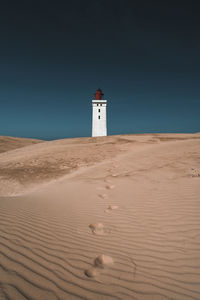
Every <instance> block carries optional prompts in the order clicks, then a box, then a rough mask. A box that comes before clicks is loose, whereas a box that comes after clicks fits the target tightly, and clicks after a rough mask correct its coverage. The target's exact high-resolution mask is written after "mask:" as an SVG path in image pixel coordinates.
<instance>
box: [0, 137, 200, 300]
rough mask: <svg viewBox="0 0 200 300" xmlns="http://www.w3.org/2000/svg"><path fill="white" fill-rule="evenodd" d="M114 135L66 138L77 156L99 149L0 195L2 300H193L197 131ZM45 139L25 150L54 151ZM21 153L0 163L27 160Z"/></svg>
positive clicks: (198, 247) (198, 245)
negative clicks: (71, 168)
mask: <svg viewBox="0 0 200 300" xmlns="http://www.w3.org/2000/svg"><path fill="white" fill-rule="evenodd" d="M163 136H164V137H165V138H164V140H163V139H162V137H163ZM171 137H173V139H171ZM194 137H195V138H194ZM121 138H123V141H122V140H120V138H119V137H118V136H117V137H116V136H115V137H108V139H106V138H104V139H97V140H96V141H95V142H94V143H92V142H90V141H91V140H89V142H88V140H86V139H85V140H84V141H83V143H84V142H85V143H86V145H87V144H88V143H91V144H93V147H91V149H90V150H88V149H87V147H86V148H85V149H87V151H86V150H84V147H81V145H80V144H81V139H80V140H79V141H73V145H72V146H70V147H72V148H73V153H74V151H75V150H76V146H75V145H74V144H75V143H76V145H77V148H79V147H81V148H82V150H81V151H82V152H83V151H85V152H87V153H85V154H82V157H81V158H82V159H83V160H84V159H85V157H86V154H88V155H90V154H91V153H92V152H93V151H94V149H95V147H97V148H98V146H95V145H96V144H98V143H99V144H101V146H99V148H98V149H101V153H100V154H94V156H92V158H91V157H90V160H89V161H87V163H85V162H84V167H83V168H79V167H77V168H76V172H72V173H70V176H69V173H66V174H64V177H62V178H58V177H56V176H55V177H53V176H50V179H51V180H52V177H53V178H54V179H55V180H54V181H52V182H50V183H49V184H47V185H40V184H38V188H37V190H35V191H34V192H31V193H29V194H24V195H23V189H20V192H21V193H22V195H21V196H15V197H10V196H6V197H0V208H1V209H0V278H1V279H0V283H1V285H0V296H1V297H2V299H16V300H18V299H20V300H21V299H34V300H44V299H49V300H51V299H72V300H73V299H90V300H93V299H97V300H98V299H101V300H102V299H106V300H107V299H121V300H124V299H125V300H126V299H137V300H146V299H148V300H149V299H150V300H151V299H152V300H163V299H168V300H169V299H170V300H172V299H173V300H188V299H189V300H190V299H191V300H192V299H194V300H198V299H200V258H199V251H200V235H199V228H200V202H199V201H200V177H199V176H198V172H200V152H199V146H200V137H199V136H198V135H167V134H166V135H161V134H159V135H145V136H134V135H133V136H128V135H127V136H122V137H121ZM127 140H128V141H127ZM48 143H49V142H48ZM50 143H52V146H51V145H50V148H51V147H52V148H51V149H50V148H49V149H48V147H47V150H46V149H45V147H46V146H44V144H43V145H42V144H41V145H39V144H38V145H33V146H28V147H26V149H28V148H29V149H31V148H32V147H33V148H34V149H35V150H34V152H35V154H34V155H35V156H36V155H38V156H39V157H40V160H42V157H45V159H46V155H47V154H46V151H48V155H52V153H55V152H54V151H55V149H56V153H58V148H59V141H55V142H50ZM60 143H61V148H62V150H61V149H60V153H61V152H62V155H63V151H64V152H65V151H66V148H67V147H66V144H65V141H64V140H63V141H60ZM67 143H69V144H70V142H69V141H68V142H67ZM109 143H110V144H109ZM63 144H64V145H63ZM114 144H115V145H114ZM113 145H114V146H113ZM43 147H44V148H43ZM63 147H64V148H63ZM33 148H32V149H33ZM36 148H37V150H36ZM53 148H54V150H53ZM14 151H15V150H14ZM20 151H22V149H21V150H20V149H18V150H17V154H16V151H15V153H14V154H10V153H11V152H12V151H11V152H9V153H8V156H7V162H6V164H9V163H10V162H11V161H12V163H14V164H15V163H16V161H17V159H18V158H19V157H21V158H20V161H21V163H25V162H26V163H27V161H28V162H29V157H30V156H31V155H32V154H30V153H29V154H28V153H27V160H26V159H25V158H22V157H23V156H24V152H25V151H27V150H25V148H24V150H23V151H22V152H23V155H22V154H20ZM37 151H38V152H37ZM107 151H108V152H109V151H110V152H109V153H104V152H107ZM27 152H29V151H27ZM77 153H80V150H79V149H78V150H77ZM4 155H5V153H4ZM20 155H21V156H20ZM29 155H30V156H29ZM59 155H61V154H59ZM70 155H72V154H70ZM16 157H17V158H16ZM97 157H98V158H99V159H97ZM68 158H69V156H68ZM35 159H36V158H35ZM9 161H10V162H9ZM65 162H67V159H66V160H65ZM2 164H3V159H2V161H1V157H0V167H1V166H2ZM11 175H12V174H11ZM11 175H10V176H11ZM62 176H63V175H62ZM56 178H57V179H56ZM27 186H28V185H27ZM108 187H109V188H108ZM110 187H111V188H110ZM98 231H100V234H98V233H99V232H98ZM96 233H97V234H96ZM88 270H92V272H90V273H88ZM93 271H94V272H93ZM88 274H89V276H88ZM90 275H91V276H90Z"/></svg>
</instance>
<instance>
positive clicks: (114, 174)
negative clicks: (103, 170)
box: [111, 173, 120, 177]
mask: <svg viewBox="0 0 200 300" xmlns="http://www.w3.org/2000/svg"><path fill="white" fill-rule="evenodd" d="M119 175H120V174H118V173H113V174H111V176H112V177H117V176H119Z"/></svg>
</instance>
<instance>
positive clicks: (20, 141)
mask: <svg viewBox="0 0 200 300" xmlns="http://www.w3.org/2000/svg"><path fill="white" fill-rule="evenodd" d="M41 142H42V141H41V140H36V139H26V138H16V137H9V136H0V153H2V152H6V151H10V150H13V149H17V148H22V147H25V146H28V145H32V144H37V143H41Z"/></svg>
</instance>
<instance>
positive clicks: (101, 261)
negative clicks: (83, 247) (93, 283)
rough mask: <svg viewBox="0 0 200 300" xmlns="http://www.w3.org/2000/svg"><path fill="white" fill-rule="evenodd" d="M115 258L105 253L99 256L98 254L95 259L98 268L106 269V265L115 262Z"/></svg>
mask: <svg viewBox="0 0 200 300" xmlns="http://www.w3.org/2000/svg"><path fill="white" fill-rule="evenodd" d="M113 263H114V261H113V258H112V257H111V256H107V255H104V254H101V255H99V256H97V257H96V258H95V260H94V265H95V266H96V267H97V268H101V269H104V268H105V267H106V266H108V265H111V264H113Z"/></svg>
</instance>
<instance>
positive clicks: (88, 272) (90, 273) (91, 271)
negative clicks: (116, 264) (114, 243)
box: [85, 267, 98, 277]
mask: <svg viewBox="0 0 200 300" xmlns="http://www.w3.org/2000/svg"><path fill="white" fill-rule="evenodd" d="M85 275H86V276H88V277H95V276H97V275H98V270H97V269H96V268H94V267H91V268H89V269H87V270H85Z"/></svg>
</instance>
